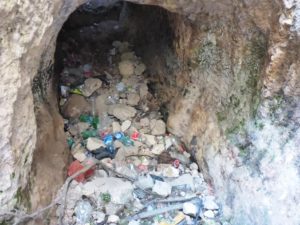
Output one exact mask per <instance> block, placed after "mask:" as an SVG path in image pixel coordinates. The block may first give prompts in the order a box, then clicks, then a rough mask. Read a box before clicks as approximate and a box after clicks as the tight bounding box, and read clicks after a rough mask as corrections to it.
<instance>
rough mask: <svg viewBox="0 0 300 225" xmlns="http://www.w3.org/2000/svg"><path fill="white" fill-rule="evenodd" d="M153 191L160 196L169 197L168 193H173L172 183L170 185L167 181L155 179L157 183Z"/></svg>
mask: <svg viewBox="0 0 300 225" xmlns="http://www.w3.org/2000/svg"><path fill="white" fill-rule="evenodd" d="M152 192H154V193H156V194H158V195H160V196H163V197H167V196H168V195H170V194H171V192H172V187H171V185H169V184H168V183H166V182H162V181H155V184H154V186H153V188H152Z"/></svg>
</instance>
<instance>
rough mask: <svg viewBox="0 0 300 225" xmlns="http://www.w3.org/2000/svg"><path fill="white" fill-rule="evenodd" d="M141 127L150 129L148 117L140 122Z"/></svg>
mask: <svg viewBox="0 0 300 225" xmlns="http://www.w3.org/2000/svg"><path fill="white" fill-rule="evenodd" d="M140 125H141V126H142V127H148V126H149V125H150V121H149V119H148V118H147V117H145V118H142V119H141V120H140Z"/></svg>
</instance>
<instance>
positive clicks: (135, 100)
mask: <svg viewBox="0 0 300 225" xmlns="http://www.w3.org/2000/svg"><path fill="white" fill-rule="evenodd" d="M139 101H140V96H139V95H138V94H136V93H129V94H128V96H127V104H128V105H131V106H136V105H138V104H139Z"/></svg>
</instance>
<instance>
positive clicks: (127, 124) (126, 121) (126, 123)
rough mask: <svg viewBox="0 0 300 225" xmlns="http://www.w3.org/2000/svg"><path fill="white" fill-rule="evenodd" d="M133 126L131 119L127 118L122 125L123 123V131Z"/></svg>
mask: <svg viewBox="0 0 300 225" xmlns="http://www.w3.org/2000/svg"><path fill="white" fill-rule="evenodd" d="M130 126H131V121H130V120H125V121H124V122H123V123H122V125H121V130H122V131H123V132H125V131H126V130H128V129H129V127H130Z"/></svg>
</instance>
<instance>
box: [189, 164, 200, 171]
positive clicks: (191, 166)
mask: <svg viewBox="0 0 300 225" xmlns="http://www.w3.org/2000/svg"><path fill="white" fill-rule="evenodd" d="M190 169H191V170H198V169H199V167H198V165H197V164H196V163H191V165H190Z"/></svg>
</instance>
